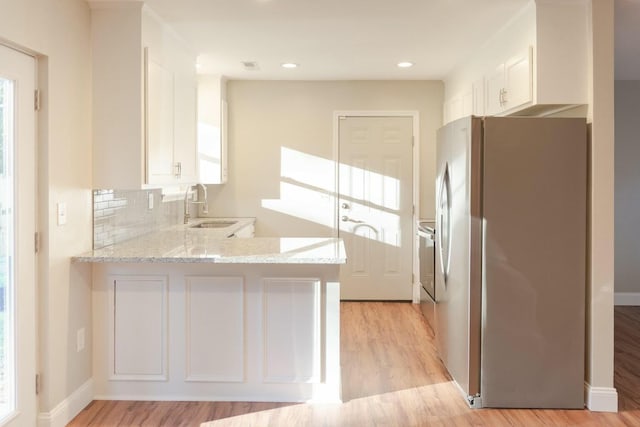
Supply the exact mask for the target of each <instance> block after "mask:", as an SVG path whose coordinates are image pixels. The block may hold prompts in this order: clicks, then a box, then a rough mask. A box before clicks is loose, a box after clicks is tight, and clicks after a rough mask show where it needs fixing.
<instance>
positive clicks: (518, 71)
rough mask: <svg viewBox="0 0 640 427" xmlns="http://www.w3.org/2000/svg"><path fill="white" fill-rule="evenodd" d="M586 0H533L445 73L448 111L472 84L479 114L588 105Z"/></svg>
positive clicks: (525, 112)
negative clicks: (467, 56)
mask: <svg viewBox="0 0 640 427" xmlns="http://www.w3.org/2000/svg"><path fill="white" fill-rule="evenodd" d="M588 4H589V2H588V1H587V0H535V1H531V2H529V3H528V4H527V5H526V6H525V7H524V8H523V9H522V10H521V11H520V13H518V14H517V15H516V16H514V17H513V18H512V19H511V20H510V21H509V22H507V23H505V26H504V27H503V28H501V29H499V30H498V31H497V32H496V34H495V35H494V36H493V37H492V38H491V39H490V40H488V41H486V42H485V43H484V45H483V46H482V47H481V48H479V49H477V50H476V51H475V52H474V53H473V54H471V55H470V56H469V58H468V60H467V61H465V62H464V63H462V64H460V66H458V67H456V69H455V70H453V71H452V72H451V73H450V74H449V75H448V76H447V77H446V78H445V112H447V105H454V104H455V102H456V101H455V99H456V98H457V97H459V96H460V93H465V92H466V91H467V90H468V88H469V87H471V88H472V94H473V100H472V104H473V108H472V111H473V114H476V115H547V114H552V113H554V112H557V111H561V110H563V109H568V108H572V107H575V106H577V105H584V104H587V103H588V90H587V88H588V82H587V80H586V79H587V73H586V72H585V70H586V69H588V55H587V52H588V46H587V43H588V28H587V23H588V22H589V21H588V14H589V7H588ZM482 82H484V83H482ZM449 112H451V109H449ZM452 116H455V115H452V114H445V123H446V122H447V121H449V120H451V119H452V118H453V117H452Z"/></svg>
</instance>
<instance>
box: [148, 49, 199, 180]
mask: <svg viewBox="0 0 640 427" xmlns="http://www.w3.org/2000/svg"><path fill="white" fill-rule="evenodd" d="M176 64H178V65H180V63H179V61H178V60H176V59H174V60H173V61H171V60H170V61H169V64H168V65H166V66H165V65H161V64H159V63H157V62H156V61H154V60H153V59H151V58H149V57H148V54H147V67H146V70H147V80H146V110H147V112H146V123H145V126H146V135H147V147H146V148H147V150H146V151H147V152H146V160H147V176H146V178H147V184H157V185H174V184H182V183H194V182H196V181H197V175H198V174H197V147H196V108H197V101H196V97H197V87H196V75H195V71H194V72H193V73H192V74H189V73H186V72H184V71H173V69H175V68H178V67H177V66H176Z"/></svg>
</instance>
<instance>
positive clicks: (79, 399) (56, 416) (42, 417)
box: [38, 379, 93, 427]
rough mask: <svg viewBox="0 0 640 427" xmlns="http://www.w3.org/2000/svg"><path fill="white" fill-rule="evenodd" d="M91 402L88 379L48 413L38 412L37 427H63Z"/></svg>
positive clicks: (91, 385) (91, 383) (90, 380)
mask: <svg viewBox="0 0 640 427" xmlns="http://www.w3.org/2000/svg"><path fill="white" fill-rule="evenodd" d="M92 400H93V379H89V380H88V381H87V382H85V383H84V384H82V385H81V386H80V387H78V388H77V389H76V390H75V391H74V392H73V393H71V395H70V396H69V397H67V398H66V399H65V400H63V401H62V402H60V403H59V404H58V405H57V406H56V407H55V408H53V409H52V410H51V411H50V412H40V413H39V414H38V427H64V426H66V425H67V424H68V423H69V421H71V420H72V419H73V418H74V417H75V416H76V415H78V414H79V413H80V411H82V409H83V408H84V407H85V406H87V405H88V404H89V403H91V401H92Z"/></svg>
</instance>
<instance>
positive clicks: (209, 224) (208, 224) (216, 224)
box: [190, 221, 238, 228]
mask: <svg viewBox="0 0 640 427" xmlns="http://www.w3.org/2000/svg"><path fill="white" fill-rule="evenodd" d="M237 223H238V221H205V222H201V223H199V224H195V225H192V226H191V227H190V228H227V227H230V226H232V225H234V224H237Z"/></svg>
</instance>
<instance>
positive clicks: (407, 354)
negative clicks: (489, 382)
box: [69, 302, 640, 427]
mask: <svg viewBox="0 0 640 427" xmlns="http://www.w3.org/2000/svg"><path fill="white" fill-rule="evenodd" d="M615 316H616V317H615V322H616V324H615V343H616V344H615V386H616V388H617V390H618V393H619V407H620V412H619V413H617V414H611V413H597V412H590V411H587V410H531V409H480V410H472V409H469V408H468V407H467V405H466V403H465V401H464V399H463V397H462V395H461V393H460V391H459V389H458V388H457V387H456V385H455V384H454V383H453V382H452V381H451V378H450V376H449V374H448V373H447V371H446V370H445V369H444V366H443V365H442V362H441V361H440V359H439V358H438V356H437V352H436V348H435V344H434V337H433V333H432V331H431V329H430V328H428V327H427V325H426V323H425V321H424V319H423V317H422V315H421V314H420V312H419V310H418V308H417V307H416V306H414V305H412V304H407V303H373V302H344V303H342V304H341V357H342V375H343V401H344V403H342V404H326V405H311V404H286V403H259V402H257V403H256V402H253V403H252V402H123V401H94V402H92V403H91V404H90V405H89V406H87V408H85V409H84V410H83V411H82V412H81V413H80V414H79V415H78V416H77V417H76V418H75V419H74V420H73V421H72V422H71V423H70V424H69V426H71V427H79V426H95V427H106V426H110V427H111V426H119V427H129V426H154V427H155V426H171V427H177V426H199V425H200V423H205V424H202V425H203V427H235V426H242V427H246V426H327V427H330V426H354V427H355V426H358V427H360V426H402V427H406V426H430V427H431V426H446V427H449V426H465V427H466V426H470V425H472V426H491V427H494V426H495V427H501V426H505V427H506V426H581V427H583V426H584V427H588V426H594V427H595V426H638V425H640V357H639V355H640V307H616V310H615ZM207 421H209V422H207Z"/></svg>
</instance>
